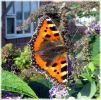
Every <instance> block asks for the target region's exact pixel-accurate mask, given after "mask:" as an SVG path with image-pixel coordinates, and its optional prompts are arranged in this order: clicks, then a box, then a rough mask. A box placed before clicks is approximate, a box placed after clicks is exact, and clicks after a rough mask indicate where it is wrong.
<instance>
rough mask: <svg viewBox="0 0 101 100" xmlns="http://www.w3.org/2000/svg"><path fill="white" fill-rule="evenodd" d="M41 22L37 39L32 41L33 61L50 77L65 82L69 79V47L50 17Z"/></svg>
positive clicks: (42, 19)
mask: <svg viewBox="0 0 101 100" xmlns="http://www.w3.org/2000/svg"><path fill="white" fill-rule="evenodd" d="M40 20H41V22H40V24H39V26H38V28H37V29H38V31H37V37H35V38H34V39H33V37H32V39H31V41H30V46H31V51H32V60H34V61H35V64H37V65H38V66H39V68H40V69H41V70H43V71H45V72H46V73H47V74H48V75H49V76H51V77H52V78H55V79H56V80H57V81H58V82H60V83H61V82H64V81H65V80H66V79H67V54H66V49H67V47H66V46H65V45H64V42H63V39H62V36H61V34H60V33H59V31H58V30H57V28H56V25H55V24H54V23H53V21H52V20H51V19H50V18H49V17H48V16H45V17H42V18H40ZM33 55H34V56H33Z"/></svg>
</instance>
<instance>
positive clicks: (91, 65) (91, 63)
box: [88, 62, 95, 72]
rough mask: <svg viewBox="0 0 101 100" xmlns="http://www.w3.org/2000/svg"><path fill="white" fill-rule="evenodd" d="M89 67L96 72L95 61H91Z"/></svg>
mask: <svg viewBox="0 0 101 100" xmlns="http://www.w3.org/2000/svg"><path fill="white" fill-rule="evenodd" d="M88 68H89V69H90V70H91V71H92V72H94V70H95V66H94V64H93V62H90V63H89V64H88Z"/></svg>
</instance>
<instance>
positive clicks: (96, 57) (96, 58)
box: [92, 54, 100, 66]
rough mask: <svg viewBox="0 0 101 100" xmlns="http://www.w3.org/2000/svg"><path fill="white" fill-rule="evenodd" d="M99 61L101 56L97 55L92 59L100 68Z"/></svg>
mask: <svg viewBox="0 0 101 100" xmlns="http://www.w3.org/2000/svg"><path fill="white" fill-rule="evenodd" d="M99 60H100V54H97V55H96V56H95V57H93V58H92V62H93V63H94V64H96V65H98V66H99V65H100V63H99V62H100V61H99Z"/></svg>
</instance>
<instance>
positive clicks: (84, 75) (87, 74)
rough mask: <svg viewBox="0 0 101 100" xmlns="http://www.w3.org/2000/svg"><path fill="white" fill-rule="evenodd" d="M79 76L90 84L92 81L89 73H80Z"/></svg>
mask: <svg viewBox="0 0 101 100" xmlns="http://www.w3.org/2000/svg"><path fill="white" fill-rule="evenodd" d="M81 76H82V77H83V78H85V79H86V80H89V81H90V82H91V81H92V77H91V75H90V74H89V73H82V74H81Z"/></svg>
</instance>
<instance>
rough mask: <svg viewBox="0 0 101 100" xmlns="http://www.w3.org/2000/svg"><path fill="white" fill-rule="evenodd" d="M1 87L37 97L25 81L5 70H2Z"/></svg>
mask: <svg viewBox="0 0 101 100" xmlns="http://www.w3.org/2000/svg"><path fill="white" fill-rule="evenodd" d="M1 89H2V90H8V91H12V92H17V93H20V94H24V95H27V96H30V97H32V98H38V97H37V96H36V94H35V93H34V91H33V90H32V89H31V88H30V87H29V86H28V85H27V83H25V82H24V81H23V80H21V79H20V78H19V77H18V76H16V75H15V74H13V73H11V72H8V71H5V70H3V71H2V85H1Z"/></svg>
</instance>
